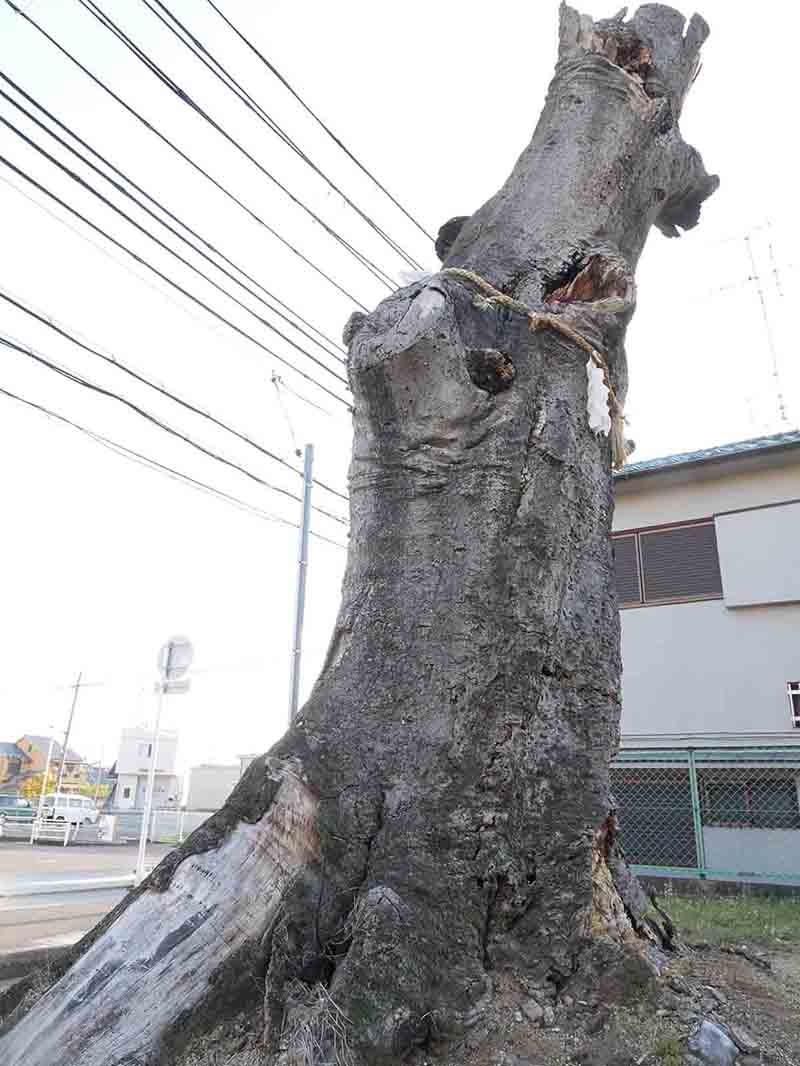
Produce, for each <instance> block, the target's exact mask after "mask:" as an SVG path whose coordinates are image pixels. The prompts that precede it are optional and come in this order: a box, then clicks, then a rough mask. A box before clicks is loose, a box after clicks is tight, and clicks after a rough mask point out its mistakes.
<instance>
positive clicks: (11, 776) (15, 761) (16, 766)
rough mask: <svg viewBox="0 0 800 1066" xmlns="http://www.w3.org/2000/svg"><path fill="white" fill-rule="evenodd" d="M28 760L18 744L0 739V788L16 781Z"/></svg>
mask: <svg viewBox="0 0 800 1066" xmlns="http://www.w3.org/2000/svg"><path fill="white" fill-rule="evenodd" d="M28 761H29V760H28V756H27V755H26V754H25V752H24V751H23V750H22V748H20V747H19V745H17V744H9V743H6V742H5V741H0V788H2V787H3V786H4V785H6V784H8V785H11V783H12V782H14V781H16V780H17V779H18V778H19V776H20V774H21V773H22V771H23V770H24V768H25V764H26V763H27V762H28Z"/></svg>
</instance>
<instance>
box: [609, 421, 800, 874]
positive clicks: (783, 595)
mask: <svg viewBox="0 0 800 1066" xmlns="http://www.w3.org/2000/svg"><path fill="white" fill-rule="evenodd" d="M614 483H615V495H616V510H615V517H614V528H613V537H612V542H613V547H614V563H615V568H616V579H617V591H618V596H619V602H620V618H621V630H622V662H623V683H622V696H623V709H622V723H621V731H622V738H621V749H620V753H619V756H618V759H617V766H616V767H615V770H614V772H613V787H614V793H615V796H616V799H617V803H618V804H619V808H620V810H621V812H622V814H623V818H622V824H623V826H624V825H625V822H626V820H627V824H628V838H627V840H628V850H629V851H630V850H631V842H633V845H634V847H633V850H634V851H635V852H636V853H637V854H636V855H634V861H636V862H637V863H639V864H640V865H641V864H644V865H650V866H658V867H676V868H683V867H686V866H692V867H695V868H697V869H699V868H702V869H708V870H719V871H724V872H728V873H731V874H736V875H741V874H748V875H750V874H753V875H756V876H766V875H767V874H768V873H769V874H772V875H776V876H778V875H779V876H781V877H783V878H787V877H796V878H797V880H798V881H800V432H788V433H780V434H776V435H774V436H769V437H759V438H757V439H755V440H747V441H740V442H737V443H734V444H728V445H724V446H721V447H716V448H708V449H706V450H704V451H698V452H688V453H685V454H682V455H672V456H668V457H666V458H663V459H653V460H647V461H644V462H640V463H633V464H631V465H629V466H626V467H624V468H623V469H622V470H621V471H619V472H618V473H617V474H616V476H615V479H614ZM648 819H649V821H648ZM624 833H625V830H624V829H623V836H624Z"/></svg>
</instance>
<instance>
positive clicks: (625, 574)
mask: <svg viewBox="0 0 800 1066" xmlns="http://www.w3.org/2000/svg"><path fill="white" fill-rule="evenodd" d="M612 543H613V548H614V568H615V573H616V581H617V594H618V596H619V603H620V606H621V607H635V606H638V605H640V604H650V603H675V602H680V601H685V600H708V599H720V598H721V596H722V578H721V576H720V569H719V556H718V554H717V535H716V530H715V528H714V523H713V521H711V520H709V521H703V522H694V523H691V524H689V525H682V526H671V527H669V528H662V529H649V530H641V531H635V532H629V533H620V534H617V535H616V536H614V537H613V538H612Z"/></svg>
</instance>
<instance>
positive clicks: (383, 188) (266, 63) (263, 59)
mask: <svg viewBox="0 0 800 1066" xmlns="http://www.w3.org/2000/svg"><path fill="white" fill-rule="evenodd" d="M208 4H209V5H210V7H212V8H213V9H214V11H216V13H217V14H218V15H219V17H220V18H221V19H222V21H223V22H225V23H226V24H227V25H228V26H229V27H230V28H231V29H232V30H233V32H234V33H235V34H236V36H237V37H238V38H239V39H240V40H241V41H242V42H243V43H244V44H245V45H246V46H247V47H248V48H249V49H250V51H251V52H253V54H254V55H256V56H257V57H258V58H259V59H260V60H261V62H262V63H263V64H264V66H265V67H267V69H268V70H269V71H271V73H272V74H274V75H275V77H276V78H277V79H278V81H280V82H281V84H282V85H283V86H284V87H285V88H286V89H288V90H289V92H290V93H291V94H292V96H293V97H294V98H295V100H297V102H298V103H299V104H300V106H301V107H302V108H303V110H304V111H306V112H307V113H308V114H309V115H310V116H311V117H312V118H313V119H314V121H315V122H316V123H317V125H318V126H320V127H321V128H322V129H323V130H324V131H325V133H327V135H328V136H329V137H330V138H331V140H332V141H333V142H334V143H335V144H337V145H338V146H339V148H341V149H342V151H343V152H344V153H345V155H346V156H347V157H348V158H349V159H351V160H352V161H353V162H354V163H355V165H356V166H357V167H358V168H359V170H361V171H362V173H364V174H366V175H367V177H368V178H369V179H370V181H372V182H373V183H374V184H375V185H377V187H378V188H379V189H380V190H381V192H382V193H384V194H385V195H386V196H388V197H389V199H390V200H391V201H392V203H393V204H394V205H395V207H397V208H399V209H400V210H401V211H402V212H403V214H404V215H405V216H406V218H407V219H409V221H411V222H413V224H414V225H415V226H416V227H417V229H418V230H419V231H420V233H422V234H423V236H425V237H427V238H428V240H429V241H430V242H431V244H433V243H434V241H435V238H434V237H432V236H431V235H430V233H428V231H427V230H426V229H425V228H424V227H423V226H422V225H421V224H420V223H419V222H417V220H416V219H415V218H414V216H413V215H412V214H411V213H410V212H409V211H407V210H406V209H405V207H403V205H402V204H401V203H400V202H399V201H398V200H396V199H395V198H394V196H392V194H391V193H390V192H389V190H388V189H387V188H386V186H384V185H382V184H381V183H380V182H379V181H378V179H377V178H376V177H375V175H374V174H372V173H371V172H370V171H369V170H367V168H366V167H365V166H364V164H363V163H362V162H361V161H360V160H359V159H358V158H357V157H356V156H355V155H353V153H352V152H351V151H350V149H349V148H348V147H347V145H345V144H343V143H342V141H341V140H340V139H339V138H338V137H337V136H336V134H335V133H334V132H333V130H331V129H330V128H329V127H328V126H326V125H325V123H324V122H323V121H322V119H321V118H320V117H319V115H317V114H316V113H315V112H314V111H312V110H311V108H310V107H309V106H308V104H307V103H306V102H305V100H304V99H303V98H302V97H301V96H300V95H299V93H297V92H296V91H295V90H294V89H293V88H292V86H291V85H290V84H289V82H288V81H287V80H286V78H284V76H283V75H282V74H281V73H280V71H279V70H277V69H276V68H275V66H274V65H273V64H272V63H271V62H270V61H269V60H268V59H267V58H266V56H265V55H263V54H262V53H261V52H260V51H259V50H258V49H257V48H256V46H255V45H254V44H253V43H252V42H251V41H250V40H248V38H247V37H245V35H244V34H243V33H242V32H241V30H239V29H237V27H236V26H235V25H234V24H233V23H232V22H231V20H230V19H229V18H228V17H227V15H225V14H224V13H223V12H222V11H220V9H219V8H218V7H217V5H216V4H215V3H214V0H208Z"/></svg>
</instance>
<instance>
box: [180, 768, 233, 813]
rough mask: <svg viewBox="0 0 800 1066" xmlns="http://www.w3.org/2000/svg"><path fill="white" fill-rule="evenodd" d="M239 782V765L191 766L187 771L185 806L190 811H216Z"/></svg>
mask: <svg viewBox="0 0 800 1066" xmlns="http://www.w3.org/2000/svg"><path fill="white" fill-rule="evenodd" d="M238 780H239V764H238V763H236V764H235V765H232V766H213V765H210V764H206V765H204V766H193V767H192V768H191V770H190V771H189V793H188V796H187V799H186V806H187V808H188V809H189V810H190V811H216V810H219V808H220V807H221V806H222V805H223V803H224V802H225V800H226V799H227V798H228V796H229V795H230V793H231V791H232V789H233V787H234V785H235V784H236V782H237V781H238Z"/></svg>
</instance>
